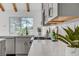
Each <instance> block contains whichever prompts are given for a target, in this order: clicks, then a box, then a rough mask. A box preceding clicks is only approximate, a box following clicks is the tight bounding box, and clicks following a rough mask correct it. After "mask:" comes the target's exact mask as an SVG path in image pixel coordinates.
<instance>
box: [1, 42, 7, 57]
mask: <svg viewBox="0 0 79 59" xmlns="http://www.w3.org/2000/svg"><path fill="white" fill-rule="evenodd" d="M5 55H6V46H5V40H1V41H0V56H5Z"/></svg>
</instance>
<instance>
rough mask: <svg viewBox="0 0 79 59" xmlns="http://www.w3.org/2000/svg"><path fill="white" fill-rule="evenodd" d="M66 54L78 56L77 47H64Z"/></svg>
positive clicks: (78, 49) (78, 50)
mask: <svg viewBox="0 0 79 59" xmlns="http://www.w3.org/2000/svg"><path fill="white" fill-rule="evenodd" d="M65 55H66V56H79V48H71V47H66V51H65Z"/></svg>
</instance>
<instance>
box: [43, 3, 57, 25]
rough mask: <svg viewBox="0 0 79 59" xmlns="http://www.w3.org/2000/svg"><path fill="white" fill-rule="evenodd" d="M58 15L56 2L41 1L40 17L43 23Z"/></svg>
mask: <svg viewBox="0 0 79 59" xmlns="http://www.w3.org/2000/svg"><path fill="white" fill-rule="evenodd" d="M56 16H58V4H57V3H43V4H42V19H43V25H44V24H47V22H48V21H50V20H51V19H53V18H55V17H56Z"/></svg>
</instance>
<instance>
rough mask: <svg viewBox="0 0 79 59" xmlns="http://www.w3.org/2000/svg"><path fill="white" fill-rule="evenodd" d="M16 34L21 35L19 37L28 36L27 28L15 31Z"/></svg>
mask: <svg viewBox="0 0 79 59" xmlns="http://www.w3.org/2000/svg"><path fill="white" fill-rule="evenodd" d="M17 34H18V35H21V36H25V35H28V34H29V33H28V28H27V27H26V28H21V29H18V30H17Z"/></svg>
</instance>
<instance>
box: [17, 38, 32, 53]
mask: <svg viewBox="0 0 79 59" xmlns="http://www.w3.org/2000/svg"><path fill="white" fill-rule="evenodd" d="M30 39H31V38H16V55H20V54H24V55H26V54H28V52H29V48H30V43H29V42H30Z"/></svg>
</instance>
